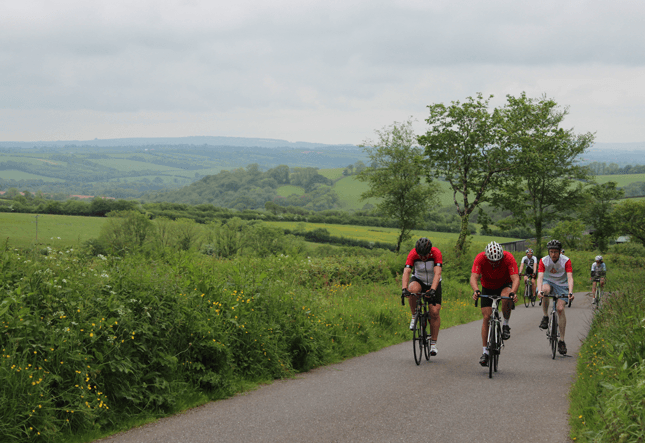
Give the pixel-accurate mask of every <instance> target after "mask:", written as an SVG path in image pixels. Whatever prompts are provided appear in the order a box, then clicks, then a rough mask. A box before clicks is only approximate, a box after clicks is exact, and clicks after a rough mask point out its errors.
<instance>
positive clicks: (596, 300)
mask: <svg viewBox="0 0 645 443" xmlns="http://www.w3.org/2000/svg"><path fill="white" fill-rule="evenodd" d="M605 274H606V271H592V272H591V278H592V279H593V281H595V282H596V290H595V291H594V293H593V300H591V304H592V305H593V306H595V307H596V309H600V305H601V303H602V291H601V290H600V279H601V278H602V277H604V276H605Z"/></svg>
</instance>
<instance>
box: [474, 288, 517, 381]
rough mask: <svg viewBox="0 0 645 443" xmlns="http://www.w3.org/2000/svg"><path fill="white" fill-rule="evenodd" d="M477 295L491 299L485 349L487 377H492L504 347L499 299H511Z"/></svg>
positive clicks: (499, 296) (509, 298)
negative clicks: (486, 352)
mask: <svg viewBox="0 0 645 443" xmlns="http://www.w3.org/2000/svg"><path fill="white" fill-rule="evenodd" d="M478 295H479V297H488V298H490V299H491V300H493V305H492V306H491V308H492V310H493V311H492V312H491V314H490V319H489V320H488V341H487V342H486V350H487V351H488V378H493V372H497V365H498V363H499V354H500V352H501V351H502V348H503V347H504V338H503V337H502V316H501V315H500V314H499V308H498V305H499V301H500V300H502V299H506V300H511V297H503V296H501V295H482V294H481V293H480V294H478ZM479 297H478V298H477V300H475V307H477V303H478V302H479Z"/></svg>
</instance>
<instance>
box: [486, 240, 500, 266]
mask: <svg viewBox="0 0 645 443" xmlns="http://www.w3.org/2000/svg"><path fill="white" fill-rule="evenodd" d="M486 258H487V259H488V260H490V261H500V260H501V259H502V258H504V249H502V246H501V245H500V244H499V243H497V242H494V241H492V242H490V243H489V244H488V245H487V246H486Z"/></svg>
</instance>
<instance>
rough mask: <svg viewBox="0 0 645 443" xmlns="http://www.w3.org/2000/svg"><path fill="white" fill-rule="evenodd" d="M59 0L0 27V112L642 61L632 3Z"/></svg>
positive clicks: (374, 88)
mask: <svg viewBox="0 0 645 443" xmlns="http://www.w3.org/2000/svg"><path fill="white" fill-rule="evenodd" d="M69 5H70V6H69V7H68V8H67V9H65V10H63V11H62V12H60V11H59V13H58V15H56V16H54V17H53V18H52V19H51V20H47V18H46V17H45V18H43V17H40V18H39V19H38V20H35V21H34V22H33V23H32V22H22V23H20V22H19V23H16V22H12V23H11V26H7V27H4V29H5V30H4V31H1V30H0V60H2V64H1V66H0V76H1V78H2V79H3V81H2V83H1V84H0V106H2V107H4V108H28V107H41V108H50V109H51V108H59V109H96V110H104V111H112V112H120V111H138V110H187V111H201V110H218V111H221V110H228V109H234V108H244V107H266V108H269V109H270V108H272V107H275V108H280V107H287V108H291V109H299V108H311V107H316V106H327V107H332V108H333V107H351V104H350V102H351V101H352V100H370V99H373V98H374V97H376V96H378V95H379V94H383V93H387V91H388V90H397V89H398V88H401V87H402V85H405V84H408V83H409V82H411V81H414V79H415V77H418V76H421V75H425V73H426V72H427V71H428V70H433V69H435V70H440V69H445V68H447V67H457V69H472V67H473V66H477V65H499V64H501V65H509V66H513V65H516V66H556V65H559V64H562V65H576V64H588V63H601V64H620V65H632V66H633V65H636V66H642V65H643V62H644V57H645V55H644V54H645V51H644V49H645V48H643V46H644V40H643V39H642V37H641V30H640V28H641V25H640V23H641V22H642V19H643V17H644V15H645V14H644V13H643V12H644V9H643V8H644V7H643V6H641V5H640V3H638V4H637V3H636V2H630V3H627V2H618V3H615V4H612V5H605V4H604V3H603V2H600V1H594V2H589V1H586V2H584V1H583V2H576V3H562V2H555V1H551V2H549V1H547V2H542V3H540V4H539V6H538V4H537V3H522V4H519V3H518V2H512V1H501V2H477V1H461V2H454V3H448V2H430V3H428V5H424V4H423V3H416V4H415V3H405V2H403V3H393V2H383V1H382V2H357V3H352V2H350V4H349V5H348V6H345V7H342V8H341V7H339V6H337V5H333V4H331V5H328V4H326V3H316V4H315V5H314V6H312V7H303V6H295V5H294V6H293V7H291V8H290V7H289V5H287V6H283V7H282V8H274V9H266V7H260V6H259V5H260V3H257V4H256V3H251V2H248V3H247V6H248V7H249V11H246V12H244V11H243V12H244V13H240V14H233V16H235V18H234V19H230V20H229V21H227V19H222V18H221V17H219V14H218V10H217V8H215V9H208V8H206V9H203V8H202V9H200V8H201V6H200V5H199V4H197V6H196V7H195V8H193V9H181V8H180V9H178V11H179V12H178V14H177V18H176V20H174V19H173V18H172V16H171V15H169V14H170V13H169V12H168V11H165V12H164V11H160V10H159V9H158V8H156V7H150V8H149V10H146V9H145V8H144V9H141V8H140V9H138V10H135V11H134V12H133V13H132V14H131V15H129V13H128V11H127V10H123V11H122V12H123V16H122V17H119V14H117V13H116V12H115V13H113V14H111V15H110V16H109V17H107V18H106V17H104V16H102V12H101V11H102V10H100V9H99V10H92V9H90V8H88V7H85V8H84V9H81V10H80V12H79V13H78V15H75V14H74V9H73V6H75V5H80V3H79V4H75V3H70V4H69ZM518 5H519V6H518ZM254 6H257V7H258V10H257V12H253V11H254V10H253V7H254ZM106 7H107V6H106ZM0 8H1V7H0ZM104 9H105V8H104ZM0 12H1V9H0ZM223 12H224V13H225V14H224V15H226V14H231V13H230V11H223ZM65 13H67V15H66V14H65ZM200 13H201V16H200V15H199V14H200ZM0 15H1V14H0ZM209 17H212V23H210V21H209ZM193 20H194V23H193ZM2 24H3V22H2V19H1V18H0V28H2ZM460 67H461V68H460ZM473 75H476V69H475V70H474V72H473ZM466 89H468V88H466Z"/></svg>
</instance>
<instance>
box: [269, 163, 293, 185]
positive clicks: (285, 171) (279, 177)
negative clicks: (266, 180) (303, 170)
mask: <svg viewBox="0 0 645 443" xmlns="http://www.w3.org/2000/svg"><path fill="white" fill-rule="evenodd" d="M267 174H268V175H269V176H271V177H272V178H274V179H275V181H276V182H278V184H279V185H288V184H289V166H287V165H280V166H276V167H275V168H273V169H269V170H268V171H267Z"/></svg>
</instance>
